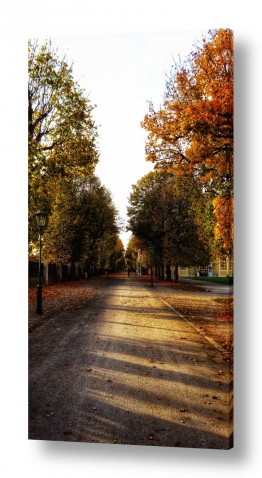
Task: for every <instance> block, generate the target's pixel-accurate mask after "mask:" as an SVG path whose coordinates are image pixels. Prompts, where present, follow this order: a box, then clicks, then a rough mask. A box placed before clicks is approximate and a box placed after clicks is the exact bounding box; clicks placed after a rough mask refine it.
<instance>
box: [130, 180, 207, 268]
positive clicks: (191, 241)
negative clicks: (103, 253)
mask: <svg viewBox="0 0 262 478" xmlns="http://www.w3.org/2000/svg"><path fill="white" fill-rule="evenodd" d="M129 204H130V206H129V207H128V215H129V228H130V230H131V231H132V232H133V234H134V235H135V236H136V237H137V238H138V239H140V240H141V241H142V243H143V245H144V247H146V248H147V250H148V251H149V252H150V253H151V256H152V257H153V261H154V264H155V265H161V264H163V263H164V262H165V263H166V264H174V265H177V264H179V265H181V266H191V265H202V264H207V263H208V262H209V261H210V257H211V254H210V252H211V248H210V245H211V243H212V233H211V232H210V231H211V230H212V215H211V219H210V221H207V220H206V219H207V218H206V216H207V215H208V208H207V205H208V204H209V201H208V198H207V197H206V196H204V194H203V192H202V191H201V189H200V188H199V187H198V186H197V184H196V183H195V181H194V180H193V179H192V177H190V176H184V177H180V178H176V177H175V176H174V174H173V173H167V172H163V171H162V172H152V173H149V174H147V175H146V176H144V177H143V178H142V179H140V180H139V181H138V183H137V184H136V185H134V186H133V191H132V193H131V195H130V198H129Z"/></svg>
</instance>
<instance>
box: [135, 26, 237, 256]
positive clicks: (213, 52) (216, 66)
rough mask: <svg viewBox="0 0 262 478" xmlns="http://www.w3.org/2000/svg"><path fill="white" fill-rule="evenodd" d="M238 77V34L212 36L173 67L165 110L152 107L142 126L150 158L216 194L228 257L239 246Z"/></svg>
mask: <svg viewBox="0 0 262 478" xmlns="http://www.w3.org/2000/svg"><path fill="white" fill-rule="evenodd" d="M233 73H234V67H233V34H232V31H231V30H229V29H220V30H212V31H210V32H209V37H208V38H203V40H202V42H201V43H200V44H199V45H198V46H196V47H195V49H194V51H192V53H191V54H190V55H189V57H188V58H187V60H186V61H185V62H184V63H181V62H180V61H178V62H177V63H175V64H174V65H173V67H172V70H171V73H170V75H169V77H168V80H167V83H166V91H165V96H164V103H163V105H162V106H161V107H160V109H159V110H158V111H155V109H154V106H153V104H152V103H150V105H149V112H148V114H147V115H146V116H145V118H144V121H143V123H142V126H143V128H145V129H146V131H147V132H148V140H147V145H146V159H147V160H148V161H152V162H153V163H155V166H156V168H158V169H162V170H164V171H173V172H174V173H175V174H176V175H178V176H181V175H184V174H191V175H192V176H193V177H194V178H195V179H196V180H197V181H198V182H199V184H201V185H202V187H203V188H204V190H205V191H206V192H208V193H210V194H212V197H213V199H214V217H215V219H216V238H217V240H218V241H219V242H220V244H221V247H223V248H224V250H225V251H227V252H230V251H231V249H232V241H233V228H232V215H233V77H234V74H233ZM225 217H226V218H227V221H225V220H224V219H223V218H225ZM228 221H229V223H228Z"/></svg>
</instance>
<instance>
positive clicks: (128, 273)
mask: <svg viewBox="0 0 262 478" xmlns="http://www.w3.org/2000/svg"><path fill="white" fill-rule="evenodd" d="M127 275H128V277H129V276H130V269H129V267H128V269H127Z"/></svg>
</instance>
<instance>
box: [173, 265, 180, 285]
mask: <svg viewBox="0 0 262 478" xmlns="http://www.w3.org/2000/svg"><path fill="white" fill-rule="evenodd" d="M178 279H179V277H178V264H175V270H174V281H175V283H177V282H178Z"/></svg>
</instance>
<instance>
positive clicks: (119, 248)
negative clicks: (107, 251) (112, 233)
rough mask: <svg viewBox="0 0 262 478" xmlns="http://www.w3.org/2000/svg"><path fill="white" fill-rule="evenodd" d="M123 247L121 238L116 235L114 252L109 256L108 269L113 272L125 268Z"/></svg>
mask: <svg viewBox="0 0 262 478" xmlns="http://www.w3.org/2000/svg"><path fill="white" fill-rule="evenodd" d="M124 254H125V248H124V244H123V242H122V240H121V239H120V237H119V236H117V239H116V244H115V248H114V252H113V253H112V254H111V256H110V269H111V270H112V271H114V272H116V271H118V270H123V269H124V268H125V257H124Z"/></svg>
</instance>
